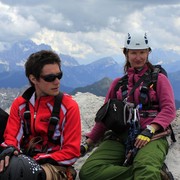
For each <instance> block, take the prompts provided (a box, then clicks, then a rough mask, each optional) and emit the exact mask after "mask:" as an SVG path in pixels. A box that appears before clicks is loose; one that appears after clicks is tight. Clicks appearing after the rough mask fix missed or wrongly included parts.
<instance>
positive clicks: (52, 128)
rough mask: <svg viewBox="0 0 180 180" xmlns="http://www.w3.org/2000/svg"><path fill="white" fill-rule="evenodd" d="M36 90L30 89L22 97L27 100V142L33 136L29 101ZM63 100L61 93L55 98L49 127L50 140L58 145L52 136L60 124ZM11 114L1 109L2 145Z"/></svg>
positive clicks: (0, 139) (0, 141)
mask: <svg viewBox="0 0 180 180" xmlns="http://www.w3.org/2000/svg"><path fill="white" fill-rule="evenodd" d="M34 91H35V89H34V87H30V88H28V89H27V90H26V91H25V92H24V93H23V95H22V97H23V98H24V99H25V100H26V110H25V112H24V114H23V116H24V120H25V121H24V129H23V131H24V139H25V140H26V139H27V138H28V137H29V135H30V134H31V129H30V119H31V112H30V110H29V104H28V101H29V99H30V98H31V96H32V94H33V93H34ZM62 98H63V93H62V92H60V93H59V94H58V95H57V96H55V101H54V106H53V110H52V114H51V117H50V122H49V127H48V139H49V141H50V142H52V143H55V144H56V143H57V142H56V141H55V140H53V139H52V136H53V134H54V131H55V128H56V125H57V124H58V122H59V112H60V106H61V103H62ZM8 117H9V114H8V113H7V112H5V111H4V110H3V109H1V108H0V121H1V126H0V128H1V129H0V130H1V131H0V143H2V142H3V141H4V139H3V134H4V131H5V127H6V124H7V120H8Z"/></svg>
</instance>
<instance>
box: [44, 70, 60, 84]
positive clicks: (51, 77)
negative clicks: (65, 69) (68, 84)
mask: <svg viewBox="0 0 180 180" xmlns="http://www.w3.org/2000/svg"><path fill="white" fill-rule="evenodd" d="M62 75H63V73H62V72H60V73H59V74H48V75H46V76H41V78H42V79H44V80H45V81H47V82H53V81H54V80H55V79H56V78H58V79H61V78H62Z"/></svg>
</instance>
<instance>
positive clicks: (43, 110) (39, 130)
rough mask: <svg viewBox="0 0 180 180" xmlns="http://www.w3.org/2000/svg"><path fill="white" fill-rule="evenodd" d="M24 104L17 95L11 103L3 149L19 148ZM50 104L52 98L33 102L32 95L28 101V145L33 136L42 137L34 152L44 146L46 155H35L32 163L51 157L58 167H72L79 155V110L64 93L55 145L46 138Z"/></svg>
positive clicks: (54, 136)
mask: <svg viewBox="0 0 180 180" xmlns="http://www.w3.org/2000/svg"><path fill="white" fill-rule="evenodd" d="M25 102H26V101H25V99H24V98H23V97H22V96H20V97H18V98H17V99H15V100H14V102H13V103H12V106H11V110H10V116H9V119H8V123H7V126H6V130H5V133H4V139H5V141H4V143H2V146H14V147H16V148H18V149H19V150H20V149H21V147H22V139H23V133H24V132H23V125H24V118H23V113H24V111H25ZM53 104H54V97H53V96H45V97H40V98H39V99H36V101H35V94H33V95H32V97H31V99H30V100H29V108H30V112H31V135H30V136H29V140H28V143H29V141H30V140H31V139H32V138H33V137H36V136H40V137H42V138H43V145H42V146H36V149H41V148H42V147H44V146H47V151H46V152H45V153H38V154H37V155H35V156H34V159H35V160H40V159H43V158H52V159H54V160H55V161H56V162H58V164H63V165H72V164H74V163H75V162H76V160H77V158H78V157H79V155H80V148H79V147H80V141H81V122H80V112H79V107H78V104H77V103H76V102H75V101H74V100H73V99H72V98H71V96H69V95H67V94H64V96H63V100H62V104H61V109H60V121H59V124H58V125H57V126H56V129H55V132H54V135H53V139H57V138H59V139H60V140H59V144H57V145H55V144H53V143H50V142H48V136H47V132H48V124H49V118H50V117H51V112H52V109H53ZM28 143H27V144H26V146H27V145H28Z"/></svg>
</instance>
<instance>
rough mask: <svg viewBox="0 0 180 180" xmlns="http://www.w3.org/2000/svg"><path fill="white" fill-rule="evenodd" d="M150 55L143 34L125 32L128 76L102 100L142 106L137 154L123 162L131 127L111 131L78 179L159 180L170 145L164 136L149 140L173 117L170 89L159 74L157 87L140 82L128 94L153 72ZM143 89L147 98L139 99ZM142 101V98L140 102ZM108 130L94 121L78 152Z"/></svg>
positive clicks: (172, 101) (126, 71) (135, 143)
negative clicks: (84, 143)
mask: <svg viewBox="0 0 180 180" xmlns="http://www.w3.org/2000/svg"><path fill="white" fill-rule="evenodd" d="M150 52H151V48H150V47H149V43H148V38H147V35H146V33H145V34H141V35H140V34H134V35H133V34H130V33H128V36H127V39H126V41H125V46H124V49H123V53H124V55H125V58H126V63H125V66H124V71H125V74H126V75H127V86H126V89H125V90H124V89H123V88H124V87H122V86H120V87H119V88H118V89H117V90H116V92H114V90H115V87H116V85H117V83H118V82H119V81H120V78H117V79H115V80H114V81H113V82H112V84H111V86H110V88H109V90H108V93H107V95H106V99H105V103H106V102H107V101H108V100H109V99H113V98H117V99H119V100H125V99H126V101H127V102H128V103H132V104H134V105H135V106H138V105H142V107H141V108H140V109H139V117H138V118H139V124H140V128H139V129H140V132H139V134H137V136H136V138H135V139H134V143H133V147H134V149H135V150H136V153H135V154H134V157H133V159H132V161H131V162H129V164H128V163H127V161H126V160H127V147H128V146H127V142H128V141H127V140H128V138H129V133H130V128H129V129H128V128H127V130H125V131H124V130H123V129H119V132H118V133H117V132H114V131H113V129H112V133H111V136H109V137H110V138H109V139H108V138H106V140H104V141H102V142H101V143H100V145H99V146H98V147H97V149H96V150H95V151H94V152H93V153H92V154H91V155H90V156H89V157H88V158H87V160H86V162H85V163H84V164H83V166H82V167H81V170H80V173H79V177H80V179H82V180H91V179H93V180H99V179H104V180H107V179H111V180H119V179H122V180H140V179H143V180H146V179H147V180H150V179H152V180H154V179H156V180H160V179H161V178H162V173H161V169H162V167H163V164H164V161H165V158H166V154H167V152H168V147H169V146H168V142H167V139H166V137H165V136H164V137H161V138H158V139H156V140H152V137H153V136H154V135H156V134H158V133H161V132H164V131H166V129H167V128H168V127H169V125H170V123H171V122H172V121H173V120H174V118H175V116H176V108H175V101H174V94H173V89H172V86H171V84H170V82H169V80H168V78H167V77H166V76H165V75H164V74H162V73H158V74H157V81H156V84H154V83H151V81H150V80H149V84H148V86H146V87H147V88H145V89H143V88H144V86H145V82H143V81H142V82H141V83H140V84H139V86H138V87H137V88H136V89H135V90H134V93H132V94H130V92H131V91H132V89H133V88H134V86H135V84H137V82H138V81H139V80H140V79H141V78H143V77H144V76H145V75H146V74H147V73H151V72H153V71H154V66H153V65H152V64H151V63H150V61H149V59H148V57H149V54H150ZM151 77H152V76H151ZM150 83H151V84H150ZM142 90H144V91H145V90H146V93H144V94H143V95H146V96H141V95H142V94H141V93H142ZM142 98H144V99H143V101H144V102H143V103H142V102H141V99H142ZM110 123H111V122H109V124H110ZM112 126H113V125H112ZM117 128H118V127H116V129H117ZM107 129H108V128H107V127H106V126H105V124H104V123H103V122H96V124H95V125H94V127H93V129H92V130H91V132H90V133H88V134H87V140H86V146H81V150H85V149H86V148H87V147H88V146H91V145H92V144H94V143H97V142H98V141H99V140H100V139H101V138H102V137H103V136H104V133H105V132H106V131H107ZM83 148H84V149H83ZM134 149H133V150H134Z"/></svg>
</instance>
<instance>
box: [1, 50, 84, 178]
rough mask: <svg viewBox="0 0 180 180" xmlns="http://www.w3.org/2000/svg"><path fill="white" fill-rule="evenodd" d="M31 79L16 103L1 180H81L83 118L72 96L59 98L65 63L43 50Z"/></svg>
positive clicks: (31, 67)
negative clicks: (78, 165)
mask: <svg viewBox="0 0 180 180" xmlns="http://www.w3.org/2000/svg"><path fill="white" fill-rule="evenodd" d="M25 73H26V76H27V78H28V80H29V82H30V84H31V87H30V88H28V89H27V90H26V91H25V92H24V93H23V95H22V96H19V97H17V98H16V99H15V100H14V102H13V103H12V106H11V109H10V115H9V118H8V121H7V125H6V129H5V132H4V142H2V144H1V154H0V179H1V180H7V179H9V178H10V179H24V180H28V179H29V180H32V179H34V180H59V179H63V180H64V179H68V180H70V179H71V180H72V179H75V177H76V171H75V169H74V168H73V166H72V165H73V164H74V163H75V162H76V160H77V159H78V157H79V156H80V150H79V146H80V142H81V122H80V112H79V107H78V104H77V103H76V102H75V101H74V100H73V99H72V97H71V96H69V95H68V94H65V93H64V94H63V93H62V92H59V87H60V79H61V78H62V75H63V74H62V70H61V60H60V58H59V56H58V55H57V54H56V53H55V52H53V51H50V50H41V51H39V52H36V53H33V54H31V55H30V56H29V58H28V59H27V61H26V63H25ZM12 177H13V178H12Z"/></svg>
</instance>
